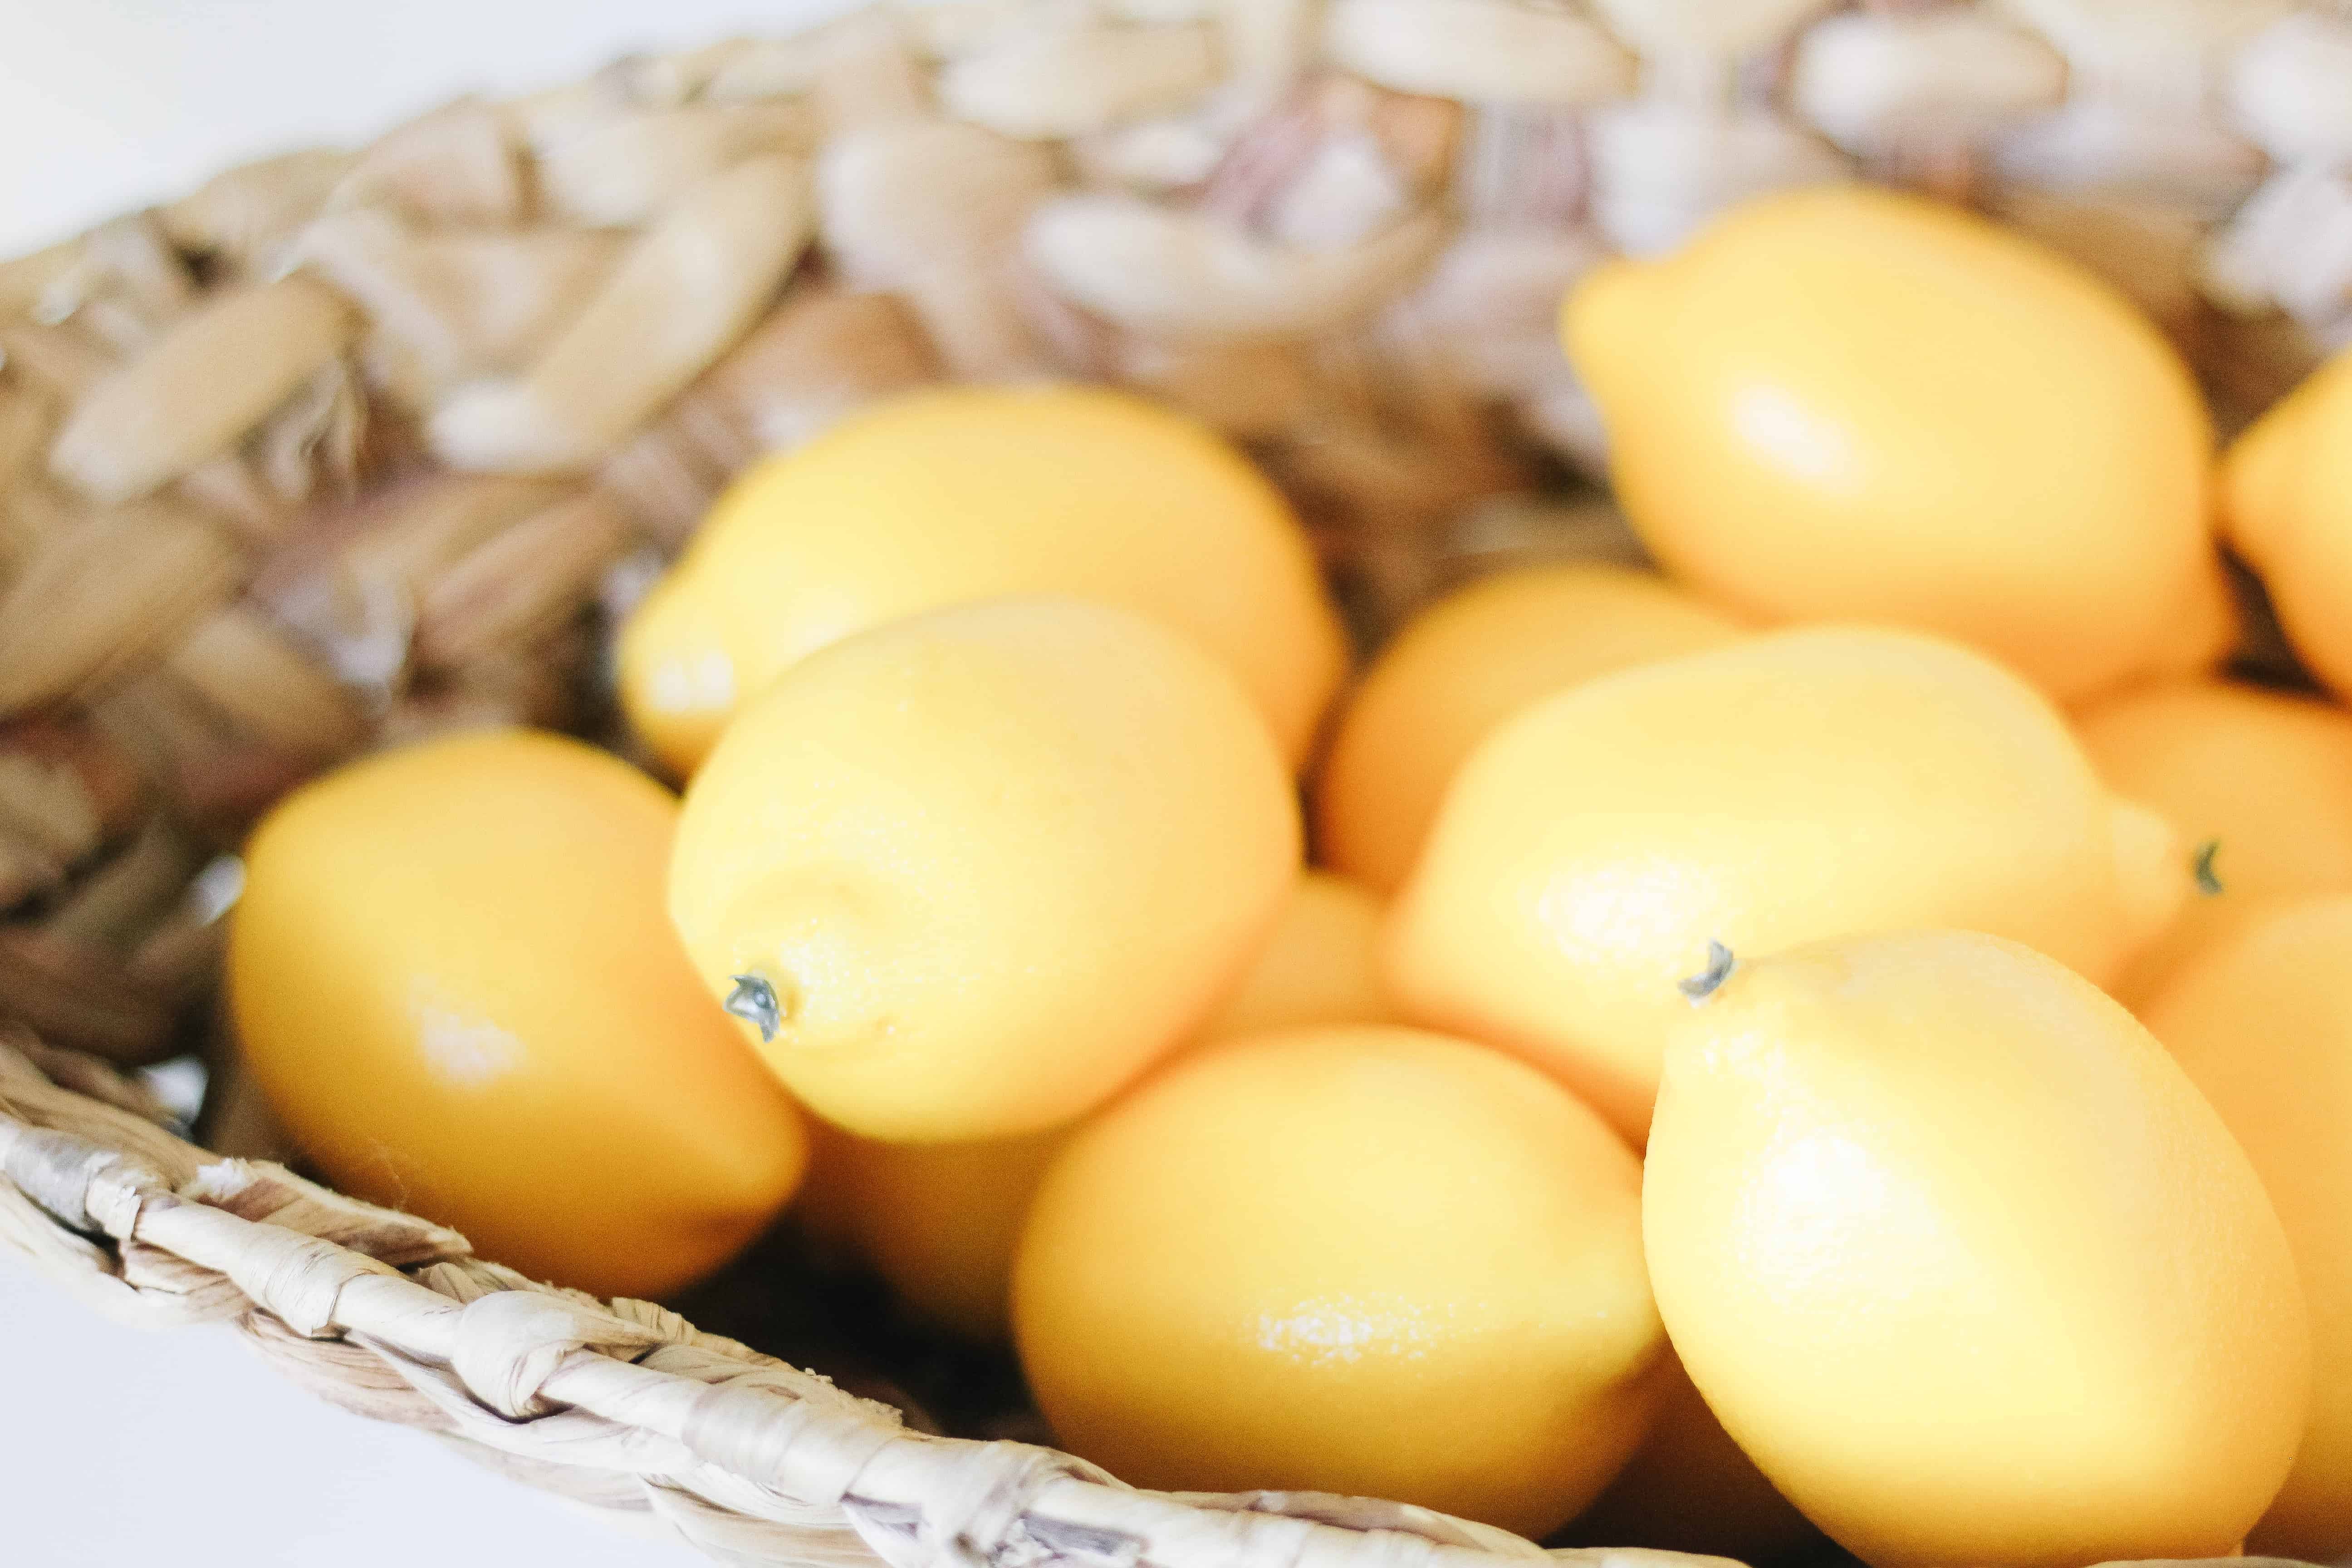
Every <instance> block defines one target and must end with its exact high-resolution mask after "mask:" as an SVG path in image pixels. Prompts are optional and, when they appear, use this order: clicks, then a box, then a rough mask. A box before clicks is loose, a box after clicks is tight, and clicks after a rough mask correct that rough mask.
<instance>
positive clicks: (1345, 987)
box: [800, 871, 1388, 1340]
mask: <svg viewBox="0 0 2352 1568" xmlns="http://www.w3.org/2000/svg"><path fill="white" fill-rule="evenodd" d="M1379 929H1380V905H1379V903H1378V901H1377V900H1374V899H1373V898H1372V896H1371V895H1370V894H1369V893H1367V892H1365V891H1364V890H1363V889H1361V888H1359V887H1356V886H1354V885H1353V884H1351V883H1349V882H1347V881H1344V880H1342V879H1339V878H1338V877H1334V876H1332V875H1331V874H1330V873H1328V872H1327V871H1308V872H1307V873H1306V874H1305V875H1304V876H1302V877H1300V878H1299V879H1298V882H1297V886H1296V887H1294V888H1293V889H1291V892H1290V898H1289V900H1288V901H1287V902H1286V904H1285V905H1284V906H1283V910H1282V914H1281V916H1280V918H1278V919H1277V920H1276V921H1275V924H1274V930H1273V931H1271V932H1269V933H1268V934H1267V936H1266V938H1265V941H1264V942H1262V943H1261V944H1260V946H1259V948H1258V951H1257V956H1256V957H1255V958H1254V959H1252V960H1251V961H1250V965H1249V968H1248V969H1247V970H1246V971H1245V972H1244V973H1243V975H1242V978H1241V980H1240V982H1239V983H1238V984H1235V985H1234V988H1233V990H1232V991H1231V992H1229V993H1228V994H1226V996H1225V999H1224V1000H1223V1002H1221V1003H1219V1004H1218V1005H1217V1009H1216V1011H1215V1013H1214V1014H1213V1015H1212V1016H1210V1018H1209V1020H1208V1022H1207V1023H1205V1024H1203V1025H1202V1026H1201V1028H1200V1030H1199V1032H1198V1036H1197V1037H1198V1038H1200V1039H1202V1040H1216V1039H1223V1038H1225V1037H1229V1036H1233V1035H1238V1034H1244V1033H1249V1032H1252V1031H1255V1030H1261V1029H1279V1028H1288V1027H1291V1026H1295V1025H1301V1024H1352V1023H1374V1022H1378V1021H1380V1020H1382V1019H1384V1018H1386V1017H1387V1016H1388V1003H1387V999H1386V997H1385V996H1384V995H1383V994H1381V987H1380V977H1379V973H1378V962H1377V955H1376V954H1375V952H1374V945H1375V942H1376V940H1377V937H1378V934H1379ZM815 1131H816V1133H817V1137H816V1140H815V1144H814V1155H813V1156H812V1158H811V1161H810V1168H809V1179H808V1183H807V1185H806V1188H805V1189H804V1191H803V1199H802V1203H801V1205H800V1213H801V1214H802V1215H803V1218H804V1219H805V1220H806V1222H807V1223H808V1225H809V1226H810V1228H811V1229H812V1230H814V1231H815V1232H816V1233H817V1234H819V1235H820V1236H822V1237H825V1238H827V1239H829V1240H832V1241H835V1242H837V1243H840V1244H842V1245H845V1246H846V1247H849V1248H850V1249H852V1250H854V1251H855V1252H856V1253H858V1254H859V1255H861V1256H862V1257H864V1258H865V1259H866V1261H867V1262H868V1263H870V1264H871V1265H872V1266H873V1268H875V1270H876V1271H877V1273H879V1274H880V1275H881V1276H882V1277H883V1279H887V1280H888V1281H889V1283H890V1286H891V1288H892V1289H894V1290H895V1291H897V1293H898V1299H899V1300H901V1301H902V1302H904V1303H905V1304H907V1305H908V1307H910V1308H912V1309H913V1310H914V1311H915V1312H916V1313H917V1314H918V1315H919V1316H921V1317H923V1318H925V1319H928V1320H929V1321H932V1322H934V1323H937V1324H940V1326H942V1327H944V1328H947V1329H949V1330H950V1331H953V1332H956V1333H959V1334H961V1335H963V1336H964V1337H966V1338H968V1339H977V1340H993V1339H1002V1338H1003V1336H1004V1334H1005V1333H1006V1331H1007V1323H1006V1316H1005V1315H1006V1312H1007V1310H1008V1309H1009V1307H1010V1304H1011V1302H1010V1295H1011V1290H1012V1285H1013V1244H1014V1243H1015V1242H1016V1241H1017V1240H1018V1239H1019V1237H1020V1234H1021V1222H1022V1219H1023V1218H1024V1216H1025V1215H1027V1214H1028V1212H1029V1198H1030V1194H1033V1193H1034V1192H1035V1191H1036V1188H1037V1183H1038V1180H1039V1178H1041V1177H1042V1176H1044V1175H1045V1167H1046V1165H1047V1163H1050V1162H1051V1161H1052V1159H1053V1157H1054V1153H1055V1151H1056V1150H1058V1149H1059V1148H1060V1147H1061V1146H1062V1142H1063V1140H1064V1138H1065V1137H1066V1133H1065V1132H1062V1131H1055V1132H1045V1133H1037V1134H1033V1135H1031V1136H1030V1137H1027V1138H1006V1139H996V1140H992V1141H989V1142H979V1143H885V1142H878V1141H877V1140H875V1139H871V1138H859V1137H856V1136H854V1135H852V1134H850V1133H846V1132H842V1131H836V1130H835V1129H833V1128H830V1127H827V1126H825V1125H824V1123H822V1122H820V1123H818V1124H817V1127H816V1129H815Z"/></svg>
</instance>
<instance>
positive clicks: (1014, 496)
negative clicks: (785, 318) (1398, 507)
mask: <svg viewBox="0 0 2352 1568" xmlns="http://www.w3.org/2000/svg"><path fill="white" fill-rule="evenodd" d="M1012 594H1068V595H1075V596H1077V597H1082V598H1091V599H1101V600H1104V601H1107V602H1108V603H1111V604H1116V605H1123V606H1125V607H1126V608H1128V609H1130V610H1133V611H1135V612H1137V613H1138V614H1139V615H1143V616H1150V617H1151V618H1153V619H1156V620H1158V621H1160V622H1161V623H1162V624H1163V625H1166V626H1171V627H1172V628H1174V629H1176V630H1177V631H1180V632H1181V633H1183V634H1184V635H1186V636H1187V637H1192V638H1193V639H1195V640H1196V641H1198V642H1199V643H1200V645H1201V646H1202V647H1203V648H1205V649H1207V650H1208V651H1209V652H1210V653H1211V654H1212V655H1213V656H1214V657H1216V658H1219V659H1221V660H1223V662H1224V663H1225V664H1226V665H1227V666H1228V667H1229V668H1231V669H1232V670H1233V672H1234V675H1235V676H1236V677H1237V678H1238V679H1240V680H1241V682H1242V685H1243V686H1244V689H1247V690H1248V691H1249V693H1250V695H1251V696H1252V697H1253V698H1254V699H1255V700H1256V701H1257V703H1258V704H1259V706H1260V708H1261V710H1263V711H1264V712H1265V716H1266V721H1267V722H1268V723H1269V724H1271V725H1272V726H1273V728H1274V731H1275V733H1276V737H1277V739H1278V740H1279V742H1280V743H1281V747H1282V750H1283V752H1284V754H1285V756H1286V757H1287V758H1288V759H1289V760H1290V762H1291V763H1292V764H1293V765H1294V766H1296V765H1297V763H1300V762H1301V761H1303V760H1304V758H1305V757H1306V755H1307V748H1308V746H1309V745H1310V744H1311V742H1313V740H1314V738H1315V732H1316V730H1317V727H1318V723H1319V722H1320V721H1321V718H1322V714H1323V710H1324V709H1325V707H1326V706H1327V705H1328V702H1329V700H1330V698H1331V695H1332V693H1333V691H1334V690H1335V689H1337V688H1338V686H1339V680H1340V679H1341V677H1342V676H1343V675H1344V674H1345V672H1346V668H1347V648H1346V643H1345V639H1344V637H1343V635H1342V633H1341V630H1340V627H1339V619H1338V616H1336V614H1335V613H1334V611H1333V610H1332V608H1331V605H1330V603H1329V601H1328V597H1327V595H1326V594H1325V592H1324V588H1323V584H1322V579H1321V577H1320V576H1319V575H1318V571H1317V567H1316V562H1315V558H1314V552H1313V551H1312V549H1311V547H1310V546H1309V544H1308V542H1307V535H1306V532H1305V531H1304V530H1303V529H1302V528H1301V527H1300V526H1299V523H1298V521H1297V517H1296V515H1295V514H1294V513H1293V512H1292V510H1290V507H1289V504H1288V503H1287V502H1286V501H1285V500H1283V498H1282V495H1281V493H1280V492H1279V491H1277V490H1276V489H1275V488H1274V486H1273V485H1272V484H1271V483H1270V482H1269V481H1268V480H1267V479H1265V476H1263V475H1262V474H1260V473H1259V472H1258V471H1257V470H1256V469H1255V468H1253V467H1252V466H1251V465H1250V463H1249V461H1248V460H1247V459H1246V458H1244V457H1243V456H1242V455H1241V453H1240V452H1238V451H1237V450H1235V449H1234V447H1231V446H1230V445H1228V444H1227V443H1226V442H1225V441H1224V440H1223V438H1222V437H1219V436H1217V435H1216V434H1215V433H1214V432H1213V431H1211V430H1210V429H1208V428H1207V427H1206V426H1202V425H1199V424H1196V423H1194V422H1192V420H1189V419H1187V418H1185V417H1183V416H1181V415H1178V414H1175V413H1173V412H1171V411H1170V410H1168V409H1165V408H1161V407H1159V406H1157V405H1152V404H1150V403H1146V402H1144V401H1142V400H1140V399H1138V398H1134V397H1130V396H1128V395H1124V394H1120V393H1116V392H1110V391H1106V390H1103V389H1100V388H1094V387H1078V386H1028V387H951V388H941V389H938V390H932V391H925V392H919V393H915V394H911V395H907V396H905V397H901V398H896V399H893V400H891V401H889V402H887V403H883V404H879V405H876V406H875V407H874V408H872V409H870V410H867V411H866V412H863V413H861V414H859V415H857V416H854V417H852V418H850V419H848V420H845V421H844V422H843V423H841V424H839V425H837V426H834V427H833V428H832V429H830V430H828V431H827V432H825V433H824V435H822V436H820V437H817V438H816V439H815V440H814V441H812V442H810V443H809V444H807V445H806V446H803V447H796V448H793V450H791V451H789V452H785V453H782V454H779V455H777V456H775V457H772V458H768V459H767V460H765V461H764V462H762V463H761V464H760V465H758V466H757V467H755V468H751V469H750V470H749V471H747V472H746V473H745V474H744V475H743V476H742V477H741V478H740V479H737V480H736V482H735V483H734V485H733V486H732V487H731V488H730V489H729V490H728V491H727V492H726V494H725V495H723V496H721V497H720V498H719V502H718V504H717V505H716V506H714V507H713V508H712V510H711V512H710V516H709V519H708V520H707V521H705V522H704V524H703V527H702V529H701V531H700V532H699V533H698V534H697V536H696V537H695V540H694V542H693V543H692V545H691V546H690V547H689V548H688V551H687V552H686V554H685V555H684V557H682V558H681V560H680V561H679V563H678V564H677V566H676V567H674V568H673V569H672V571H671V573H670V574H669V575H668V576H667V578H665V579H664V580H663V581H662V582H661V583H660V584H657V585H656V588H655V590H654V591H653V593H652V594H651V595H648V596H647V597H646V600H645V602H644V603H643V604H642V605H639V606H638V608H637V609H636V611H635V613H634V614H633V616H631V618H630V620H629V622H628V624H627V626H625V627H624V629H623V632H622V635H621V638H620V642H619V647H618V663H619V679H620V689H621V697H622V701H623V704H624V706H625V708H626V710H627V711H628V713H629V715H630V717H631V719H632V720H633V721H635V725H636V727H637V729H638V731H639V732H640V733H641V734H642V735H643V736H644V737H645V739H646V742H648V744H649V745H650V746H651V748H652V749H653V751H654V752H655V753H656V755H657V756H658V758H659V759H660V761H661V762H662V763H663V765H664V766H665V767H667V769H669V770H670V771H671V772H672V773H674V774H675V775H676V776H678V777H681V778H683V777H686V776H688V775H689V774H691V773H693V771H694V769H695V768H696V767H697V766H698V764H699V763H700V761H701V759H702V758H703V757H704V756H705V755H707V754H708V752H709V749H710V747H711V745H712V744H714V743H715V742H716V741H717V739H718V735H719V731H721V730H722V729H723V728H724V727H725V725H726V722H727V721H728V719H729V718H730V716H731V715H732V714H733V713H734V712H735V710H737V709H738V708H739V707H740V705H741V704H742V703H743V702H744V701H746V700H749V699H751V697H754V696H756V695H757V694H758V693H759V692H760V691H761V689H763V688H765V687H766V686H767V685H768V683H769V682H771V681H772V680H773V679H775V678H776V677H777V676H779V675H781V674H782V673H783V671H784V670H786V669H788V668H791V667H792V666H793V664H795V663H797V662H798V661H799V660H801V659H803V658H806V657H807V656H808V655H810V654H811V653H814V652H815V651H816V650H817V649H818V648H820V647H824V646H825V645H827V644H829V643H831V642H834V641H835V640H837V639H838V638H841V637H846V636H848V635H850V634H851V633H853V632H857V631H862V630H865V629H866V628H868V627H871V626H880V625H882V624H884V623H886V622H888V621H892V620H896V619H898V617H900V616H908V615H912V614H914V613H916V612H918V611H922V610H929V609H934V608H937V607H940V606H941V605H951V604H961V603H966V602H969V601H971V600H976V599H984V598H993V597H998V596H1001V595H1012Z"/></svg>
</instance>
